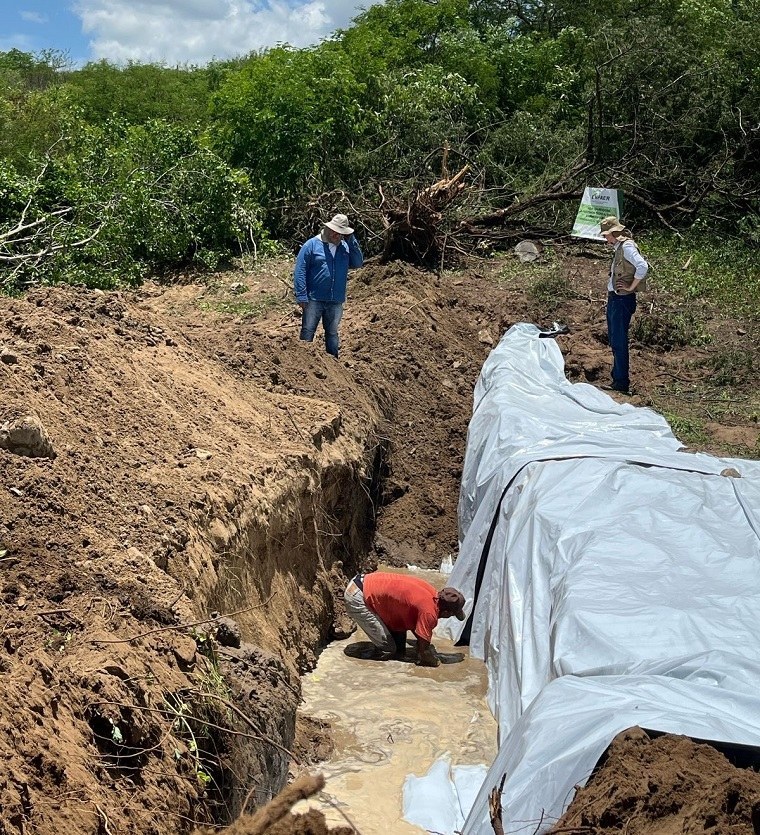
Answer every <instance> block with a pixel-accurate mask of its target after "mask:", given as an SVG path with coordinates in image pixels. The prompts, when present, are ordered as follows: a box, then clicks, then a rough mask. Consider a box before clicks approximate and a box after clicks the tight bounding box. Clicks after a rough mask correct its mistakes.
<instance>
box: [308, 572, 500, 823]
mask: <svg viewBox="0 0 760 835" xmlns="http://www.w3.org/2000/svg"><path fill="white" fill-rule="evenodd" d="M382 570H384V571H396V570H398V569H392V568H385V567H383V568H382ZM416 573H418V575H419V576H422V577H423V578H424V579H425V580H427V581H428V582H430V583H431V584H432V585H433V586H435V587H436V588H442V587H443V586H445V585H446V576H445V575H443V574H441V573H439V572H434V571H422V572H416ZM409 638H410V639H413V636H412V635H411V633H409ZM434 644H435V647H436V650H437V652H438V654H439V657H440V658H441V662H442V663H441V664H440V666H438V667H435V668H429V667H418V666H416V665H415V663H414V651H413V647H412V641H411V640H410V641H409V643H408V652H407V658H406V660H405V661H395V660H392V661H377V660H372V659H370V658H369V657H368V656H369V654H370V651H371V644H370V643H369V642H368V640H367V638H366V636H365V635H364V634H363V633H362V632H361V631H360V630H357V631H356V632H355V633H354V634H353V635H352V636H351V637H350V638H348V639H346V640H343V641H335V642H333V643H332V644H330V645H329V646H328V647H327V648H326V649H325V650H324V651H323V652H322V654H321V656H320V658H319V662H318V664H317V666H316V668H315V669H314V670H313V672H311V673H310V674H308V675H307V676H306V677H305V678H304V679H303V682H302V688H303V703H302V705H301V711H302V712H303V713H304V714H306V715H308V716H312V717H314V718H317V719H321V720H327V721H328V722H329V724H330V726H331V728H332V735H333V740H334V744H335V749H334V751H333V754H332V756H331V757H330V759H329V760H327V761H326V762H323V763H321V764H320V765H319V766H318V767H316V768H315V770H318V771H321V772H322V773H323V774H324V775H325V778H326V786H325V790H324V792H323V793H322V795H321V796H319V797H316V798H312V799H311V800H309V801H305V802H304V803H302V804H300V811H303V810H304V808H305V807H306V806H307V805H309V806H312V807H317V808H319V809H320V810H321V811H322V812H323V813H324V815H325V818H326V819H327V821H328V824H330V825H336V826H337V825H341V824H342V825H345V824H346V819H348V820H349V821H350V822H351V823H352V824H353V825H355V827H356V828H357V829H358V830H359V831H360V832H361V833H362V835H373V833H376V835H381V834H382V835H387V833H394V835H395V834H396V833H398V835H404V833H415V832H417V833H418V832H423V831H425V830H423V829H420V828H419V827H417V826H414V825H412V824H410V823H407V822H406V821H405V820H403V819H402V815H403V809H402V799H403V785H404V781H405V779H406V777H407V775H410V774H414V775H417V776H421V775H423V774H424V773H425V772H427V770H428V769H429V767H430V766H431V765H432V764H433V762H434V761H435V760H437V759H438V758H439V757H441V756H444V755H447V756H448V758H449V759H450V761H451V764H452V765H453V766H457V765H475V764H484V765H485V764H490V762H491V761H492V760H493V758H494V756H495V753H496V723H495V722H494V720H493V717H492V716H491V713H490V711H489V710H488V707H487V705H486V702H485V694H486V684H487V682H486V670H485V665H484V664H483V662H482V661H479V660H476V659H472V658H470V656H469V652H468V648H467V647H455V646H453V645H452V644H451V643H450V642H448V641H446V640H442V639H439V638H435V639H434ZM295 811H299V807H296V809H295Z"/></svg>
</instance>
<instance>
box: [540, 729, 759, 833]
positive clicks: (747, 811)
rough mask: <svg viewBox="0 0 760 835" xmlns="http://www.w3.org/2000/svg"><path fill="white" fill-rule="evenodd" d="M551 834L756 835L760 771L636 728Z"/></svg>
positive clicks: (612, 750) (620, 740)
mask: <svg viewBox="0 0 760 835" xmlns="http://www.w3.org/2000/svg"><path fill="white" fill-rule="evenodd" d="M550 832H552V833H560V832H575V833H584V832H585V833H589V835H591V833H601V832H624V833H626V834H627V835H676V833H678V834H679V835H681V833H683V835H697V833H700V835H703V833H713V835H753V833H758V832H760V774H758V773H757V772H756V771H752V770H750V769H742V768H736V767H734V766H733V765H732V764H731V763H730V762H729V761H728V760H727V759H726V757H724V756H723V754H721V753H720V752H718V751H717V750H716V749H715V748H713V747H712V746H711V745H705V744H698V743H696V742H694V741H693V740H691V739H689V738H688V737H683V736H674V735H671V734H666V735H664V736H659V737H656V738H654V739H652V738H651V737H650V736H649V735H648V734H647V733H646V732H644V731H643V730H641V728H631V729H630V730H628V731H624V732H623V733H622V734H619V735H618V736H617V737H616V738H615V739H614V740H613V742H612V744H611V745H610V747H609V749H608V751H607V753H606V755H605V758H604V761H603V763H602V765H601V766H600V767H599V768H598V770H597V772H596V773H595V774H594V775H593V776H592V778H591V779H590V780H589V782H588V783H587V784H586V786H585V787H584V788H582V789H579V791H578V792H577V794H576V796H575V798H574V800H573V802H572V803H571V804H570V806H569V808H568V810H567V811H566V812H565V814H564V815H563V817H562V818H560V820H559V821H558V822H557V824H556V825H555V826H554V827H552V829H551V830H550Z"/></svg>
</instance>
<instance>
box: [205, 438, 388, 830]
mask: <svg viewBox="0 0 760 835" xmlns="http://www.w3.org/2000/svg"><path fill="white" fill-rule="evenodd" d="M370 440H371V444H370V443H369V441H370ZM390 455H391V449H390V444H389V441H388V440H387V439H386V438H384V437H381V438H379V439H378V437H377V435H376V434H375V433H369V434H368V435H367V443H366V444H365V447H364V451H363V455H362V457H361V458H360V459H359V460H354V461H350V462H345V461H344V462H340V463H337V464H333V465H330V466H328V467H325V468H324V469H322V470H317V468H315V467H306V468H305V470H304V479H303V484H302V488H303V489H302V490H301V492H300V493H298V494H294V493H292V492H288V493H286V494H284V495H283V496H282V501H281V502H280V503H279V504H277V505H275V506H274V507H273V508H272V511H271V515H270V517H269V519H268V524H266V525H261V524H256V525H252V526H251V527H249V528H248V529H247V530H244V531H242V532H241V533H242V536H240V537H239V538H238V539H239V541H238V543H237V546H236V547H234V548H229V549H225V553H224V559H222V560H220V561H219V563H218V579H217V582H216V584H215V586H214V588H213V589H212V590H211V592H210V594H209V595H208V598H207V601H206V603H205V605H206V607H207V609H208V610H209V611H211V610H218V611H220V612H224V611H230V610H231V609H232V608H234V607H235V606H238V605H239V602H240V600H241V599H246V598H248V597H251V596H253V597H255V598H258V599H261V600H266V599H268V598H270V597H271V596H272V594H280V595H284V594H287V595H289V596H290V599H289V602H288V604H287V606H285V607H282V608H284V609H285V610H286V612H287V616H288V619H289V623H288V624H285V625H284V631H281V632H280V631H279V628H278V627H283V624H279V625H278V624H273V627H274V630H273V633H272V634H270V635H269V637H270V639H271V638H272V637H273V635H274V633H277V632H279V636H278V638H279V640H281V649H282V650H284V652H285V653H286V656H287V659H288V662H286V663H283V662H282V661H281V659H280V658H279V657H278V655H277V653H276V652H275V651H271V652H262V653H260V654H258V655H257V657H255V658H254V659H252V660H253V664H254V670H253V672H251V671H250V670H247V671H246V673H247V677H246V678H244V679H242V680H243V681H244V682H245V683H244V684H243V685H242V690H243V698H244V703H241V704H240V706H241V707H242V708H244V710H245V711H246V713H248V714H249V715H251V714H253V715H254V719H255V721H256V722H257V723H258V724H259V725H260V731H261V734H262V737H264V738H265V739H266V740H268V741H265V742H263V744H262V743H261V742H256V741H251V740H247V739H241V738H240V737H236V736H230V735H229V734H226V733H223V732H219V733H214V732H211V733H208V732H207V728H200V731H201V732H203V737H202V738H203V739H204V740H205V747H204V748H203V749H202V751H201V753H202V754H205V755H206V760H205V761H204V766H205V768H206V769H207V771H208V772H209V773H210V775H211V777H212V780H211V781H210V788H209V791H208V793H207V797H206V801H207V806H208V810H209V811H210V813H211V815H212V818H213V823H214V824H215V825H228V824H230V823H232V822H233V821H234V820H235V819H236V818H237V817H238V816H239V815H240V814H241V813H242V812H251V811H252V810H253V809H254V808H256V807H257V806H261V805H263V804H264V803H265V802H266V801H267V800H269V799H271V798H272V797H273V796H274V795H275V794H277V792H279V791H280V790H281V789H282V788H283V787H284V785H285V784H286V782H287V779H288V775H289V770H290V767H291V761H290V757H289V756H288V755H287V754H286V753H284V752H285V751H290V750H292V747H293V745H294V741H295V734H296V713H297V710H298V706H299V703H300V676H301V675H303V674H304V673H306V672H308V671H309V670H311V669H312V668H313V667H314V665H315V664H316V660H317V658H318V656H319V653H320V652H321V650H322V649H323V648H324V647H325V646H326V645H327V644H328V643H329V642H330V641H331V640H333V639H335V638H336V637H338V638H341V637H345V632H344V631H343V629H344V626H345V624H341V623H340V613H339V612H338V611H337V606H336V598H337V597H338V593H339V591H341V592H342V588H343V587H344V586H345V582H346V578H347V577H350V576H352V575H353V574H354V573H356V572H357V571H358V570H360V569H363V568H365V567H366V564H367V560H368V558H369V555H370V553H371V550H372V545H373V541H374V538H375V534H376V529H377V521H378V512H379V510H380V507H381V504H382V502H383V500H384V492H383V487H384V484H385V480H386V479H387V477H388V475H389V472H390ZM385 500H386V501H388V496H385ZM288 522H290V523H288ZM309 588H310V589H312V592H313V593H312V595H311V597H307V596H302V595H301V594H300V593H299V590H301V589H309ZM338 605H339V604H338ZM254 614H255V613H254ZM240 626H241V627H242V629H243V632H244V633H247V634H249V635H251V636H252V639H253V643H254V644H256V643H258V642H257V641H256V640H255V638H256V635H257V633H258V634H261V631H262V625H261V623H260V622H259V621H257V620H256V619H255V618H252V619H250V620H246V618H245V617H243V618H241V619H240ZM290 627H294V628H290ZM217 660H220V659H215V661H217ZM221 660H222V661H223V660H224V659H223V658H222V659H221ZM223 671H224V672H225V673H226V674H227V675H230V676H232V677H233V678H234V677H235V676H236V674H237V669H236V666H235V665H229V666H227V667H226V668H225V667H223ZM251 674H253V677H254V678H256V677H257V676H258V677H261V678H264V679H266V680H267V682H266V684H267V688H269V689H270V690H271V692H272V693H273V695H274V701H275V704H271V703H269V704H261V703H258V702H257V701H256V699H255V698H254V697H253V695H251V690H252V689H251V688H250V683H251V681H250V680H251ZM246 689H248V693H249V698H247V699H245V692H246ZM253 689H255V684H254V688H253ZM206 709H207V710H208V705H207V706H206ZM214 713H216V715H214ZM223 713H224V711H223V710H219V711H218V712H215V711H213V709H212V715H211V717H210V721H213V722H214V724H219V725H220V726H223V725H225V721H224V718H225V717H224V716H223ZM227 724H229V723H228V722H227ZM241 777H242V778H243V779H241ZM252 779H253V780H254V782H255V783H256V789H255V797H253V798H251V793H250V792H251V780H252ZM246 800H247V802H246ZM244 804H245V808H243V807H244Z"/></svg>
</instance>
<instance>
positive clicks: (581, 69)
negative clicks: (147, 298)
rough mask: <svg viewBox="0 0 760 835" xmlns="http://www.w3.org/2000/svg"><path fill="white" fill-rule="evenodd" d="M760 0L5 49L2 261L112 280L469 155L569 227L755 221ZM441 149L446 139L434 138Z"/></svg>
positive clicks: (48, 274)
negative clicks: (308, 42) (614, 216)
mask: <svg viewBox="0 0 760 835" xmlns="http://www.w3.org/2000/svg"><path fill="white" fill-rule="evenodd" d="M759 30H760V3H758V0H681V2H675V3H674V2H672V1H671V0H653V2H648V3H639V2H638V0H606V2H604V3H602V2H601V0H585V2H583V3H580V2H578V0H553V1H552V0H536V2H527V3H525V2H523V0H470V2H468V0H437V2H432V1H431V0H388V2H386V3H385V4H383V5H377V6H372V7H371V8H370V9H368V10H367V11H365V12H364V13H363V14H361V15H360V16H359V17H358V18H357V19H356V20H355V22H354V24H353V25H352V26H351V28H350V29H348V30H346V31H342V32H338V33H336V35H335V36H334V37H333V38H332V39H330V40H328V41H326V42H323V43H322V44H320V45H319V46H316V47H313V48H309V49H301V50H296V49H292V48H289V47H286V46H280V47H276V48H273V49H270V50H267V51H264V52H262V53H260V54H251V55H248V56H245V57H241V58H239V59H237V60H234V61H228V62H216V63H212V64H210V65H208V66H205V67H184V68H168V67H163V66H157V65H139V64H131V65H128V66H124V67H116V66H113V65H111V64H109V63H107V62H99V63H92V64H88V65H87V66H85V67H82V68H72V67H70V66H68V65H67V63H66V61H65V57H64V56H61V55H60V54H57V53H53V52H51V53H45V54H41V55H30V54H27V53H23V52H19V51H16V50H12V51H10V52H5V53H0V195H1V196H2V200H0V282H2V286H3V287H4V288H5V289H6V290H9V291H13V290H17V289H20V288H23V287H25V286H28V285H29V284H30V283H39V282H52V281H69V282H71V281H75V282H79V281H83V282H85V283H88V284H97V285H100V286H111V285H113V284H116V283H119V282H125V281H133V282H134V281H138V280H139V279H140V277H141V276H142V275H144V274H145V273H146V272H149V271H150V272H153V273H160V272H161V271H163V270H171V269H173V268H175V267H177V266H179V265H183V264H187V263H188V262H196V263H198V264H200V265H205V266H209V267H214V266H215V265H217V264H218V263H219V261H220V260H222V259H228V258H229V257H231V256H233V255H240V254H247V253H260V252H261V251H262V249H263V250H267V249H268V248H271V247H272V246H273V244H272V240H273V239H274V238H277V239H280V240H283V241H292V240H297V239H298V238H299V237H300V236H302V235H303V234H304V232H305V230H307V229H310V228H312V227H313V225H314V223H315V221H316V219H317V218H319V217H321V216H322V215H323V213H327V212H331V211H334V210H336V209H337V208H343V207H353V209H354V211H353V212H352V213H353V214H358V215H360V216H361V219H362V223H363V225H364V227H365V228H364V230H363V232H364V236H365V240H366V242H367V244H368V248H369V249H370V250H372V249H373V248H374V249H375V250H377V249H379V248H380V238H381V232H382V222H381V214H380V211H379V206H380V204H381V200H382V199H383V197H386V198H389V199H390V198H394V199H401V200H403V199H404V197H405V196H406V195H408V194H409V193H412V192H413V191H414V190H415V189H419V188H421V187H424V186H427V185H430V184H431V183H432V182H433V181H435V180H436V179H438V178H439V177H440V176H441V175H442V173H443V172H444V171H445V170H451V171H454V170H456V169H458V168H460V167H461V166H463V165H464V164H465V163H466V164H468V165H469V169H468V172H467V195H468V196H467V201H466V206H465V205H463V206H461V207H460V211H461V212H466V213H469V214H470V215H472V214H473V213H475V214H477V213H482V212H488V211H491V212H493V211H494V210H497V209H499V208H503V207H514V206H515V204H519V205H520V206H522V205H523V204H524V206H525V209H524V211H523V210H521V211H518V212H516V213H511V214H510V215H509V221H507V219H506V217H505V219H504V223H507V222H510V223H514V222H515V221H516V220H517V219H519V221H520V223H521V224H523V225H526V224H527V225H531V224H532V225H534V226H537V227H539V228H541V229H544V230H552V229H553V230H556V231H557V232H561V231H564V230H566V229H567V228H568V227H569V225H570V223H571V221H572V214H573V212H574V210H575V207H576V205H577V198H578V196H579V194H580V192H581V190H582V187H583V186H584V185H600V186H608V187H616V188H620V189H622V190H623V192H624V194H625V199H626V215H627V216H628V218H629V219H631V220H633V221H634V222H635V223H636V224H637V225H638V226H640V227H648V228H650V229H651V228H654V227H659V228H661V229H663V230H669V231H670V232H671V233H672V232H673V231H674V230H681V231H683V230H691V233H692V234H699V235H700V236H701V237H702V238H703V239H704V237H705V235H706V236H707V237H708V239H709V238H710V237H715V238H719V239H721V240H725V239H726V238H732V237H733V238H738V239H740V240H742V241H745V242H746V241H752V240H754V237H755V236H756V234H757V233H758V230H760V215H759V214H758V212H759V209H758V195H759V194H760V124H758V121H757V119H758V114H760V45H759V43H758V39H757V37H756V35H757V31H759ZM444 149H446V150H444Z"/></svg>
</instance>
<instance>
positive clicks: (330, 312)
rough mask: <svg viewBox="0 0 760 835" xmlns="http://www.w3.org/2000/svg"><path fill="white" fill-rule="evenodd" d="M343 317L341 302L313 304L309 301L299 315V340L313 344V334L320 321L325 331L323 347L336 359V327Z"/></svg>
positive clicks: (338, 340)
mask: <svg viewBox="0 0 760 835" xmlns="http://www.w3.org/2000/svg"><path fill="white" fill-rule="evenodd" d="M342 316H343V304H342V302H315V301H310V302H309V303H308V304H307V305H306V307H305V308H304V309H303V311H302V314H301V339H303V340H304V341H305V342H313V341H314V334H315V333H316V332H317V325H318V324H319V320H320V319H321V320H322V327H323V328H324V329H325V347H326V348H327V353H328V354H332V355H333V356H334V357H335V358H336V359H337V356H338V348H339V347H340V339H339V338H338V325H339V324H340V320H341V317H342Z"/></svg>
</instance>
